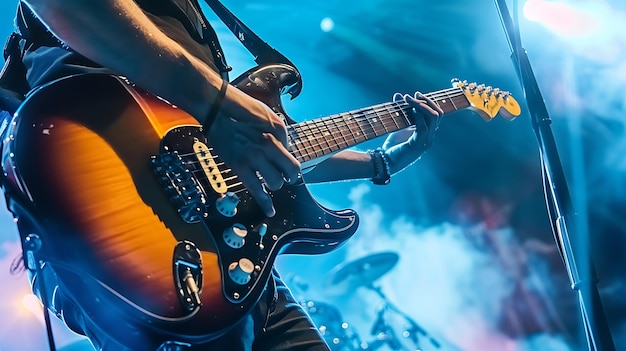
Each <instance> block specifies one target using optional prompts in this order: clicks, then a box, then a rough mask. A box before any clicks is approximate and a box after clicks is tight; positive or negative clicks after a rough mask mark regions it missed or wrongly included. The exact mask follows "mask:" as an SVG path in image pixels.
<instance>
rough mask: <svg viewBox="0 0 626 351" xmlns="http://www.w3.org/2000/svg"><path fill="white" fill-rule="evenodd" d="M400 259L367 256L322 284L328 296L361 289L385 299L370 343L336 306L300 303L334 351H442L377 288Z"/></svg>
mask: <svg viewBox="0 0 626 351" xmlns="http://www.w3.org/2000/svg"><path fill="white" fill-rule="evenodd" d="M398 258H399V257H398V254H396V253H394V252H381V253H376V254H372V255H369V256H365V257H362V258H359V259H357V260H354V261H351V262H347V263H345V264H341V265H339V266H336V267H335V268H333V269H332V270H331V271H330V272H329V273H328V274H327V275H326V276H325V278H324V279H323V282H322V285H323V288H324V292H325V293H329V294H345V293H349V292H354V291H355V290H356V289H357V288H361V287H362V288H366V289H370V290H372V291H374V292H375V293H376V294H377V295H378V296H379V297H380V298H381V299H382V302H383V303H382V307H381V308H380V309H379V310H378V312H377V317H376V319H375V321H374V323H373V325H372V327H371V328H370V334H371V340H364V339H363V338H361V336H360V335H359V333H358V332H357V331H356V330H355V329H354V328H353V327H352V326H351V325H350V324H349V323H347V322H346V321H344V320H343V318H342V315H341V313H340V311H339V309H337V308H336V307H334V306H333V305H331V304H329V303H325V302H321V301H312V300H302V301H301V304H302V306H304V307H305V309H306V310H307V312H308V313H309V316H310V317H311V319H312V320H313V322H314V323H315V324H316V326H317V328H318V330H319V331H320V333H321V334H322V336H323V337H324V339H325V340H326V342H327V343H328V345H329V346H330V348H331V350H332V351H357V350H361V351H364V350H372V351H386V350H393V351H421V350H423V351H426V350H439V351H443V350H442V349H441V344H440V343H439V342H438V341H437V340H435V339H434V338H433V337H432V336H431V335H430V334H429V333H427V332H426V330H424V328H422V327H421V326H420V325H419V324H418V323H417V322H416V321H415V320H413V319H412V318H411V317H410V316H408V315H407V314H406V313H404V312H402V311H401V310H400V309H399V308H398V307H397V306H395V305H393V304H392V303H391V301H389V299H388V298H387V296H386V295H385V294H384V293H383V291H382V289H381V288H380V287H379V286H376V285H375V282H376V281H377V280H378V279H379V278H380V277H382V276H383V275H385V274H386V273H387V272H389V271H390V270H391V269H392V268H393V267H394V266H395V265H396V263H397V262H398ZM425 341H426V342H425Z"/></svg>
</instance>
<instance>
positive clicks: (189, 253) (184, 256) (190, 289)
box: [173, 241, 202, 311]
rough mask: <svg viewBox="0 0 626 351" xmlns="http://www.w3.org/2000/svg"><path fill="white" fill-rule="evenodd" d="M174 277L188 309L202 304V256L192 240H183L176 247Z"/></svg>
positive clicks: (177, 288)
mask: <svg viewBox="0 0 626 351" xmlns="http://www.w3.org/2000/svg"><path fill="white" fill-rule="evenodd" d="M173 263H174V278H175V283H176V290H177V291H178V297H179V298H180V301H181V303H182V304H183V306H184V307H185V308H186V309H187V310H188V311H193V310H194V309H196V308H198V307H200V306H201V305H202V301H201V300H200V294H201V292H202V290H201V286H202V257H201V256H200V250H198V248H197V247H196V245H194V244H193V243H192V242H190V241H181V242H179V243H178V245H176V247H175V248H174V262H173Z"/></svg>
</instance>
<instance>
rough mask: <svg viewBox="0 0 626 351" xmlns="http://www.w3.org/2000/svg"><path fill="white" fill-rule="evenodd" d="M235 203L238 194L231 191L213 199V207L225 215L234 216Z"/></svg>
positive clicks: (237, 200) (237, 202) (237, 203)
mask: <svg viewBox="0 0 626 351" xmlns="http://www.w3.org/2000/svg"><path fill="white" fill-rule="evenodd" d="M237 205H239V196H237V194H235V193H233V192H232V191H229V192H227V193H226V194H224V195H222V196H221V197H220V198H219V199H217V200H215V209H216V210H217V212H219V213H220V214H221V215H222V216H225V217H232V216H234V215H235V214H236V213H237Z"/></svg>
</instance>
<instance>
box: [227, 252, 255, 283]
mask: <svg viewBox="0 0 626 351" xmlns="http://www.w3.org/2000/svg"><path fill="white" fill-rule="evenodd" d="M253 271H254V264H253V263H252V261H250V260H249V259H247V258H242V259H240V260H239V262H233V263H231V264H230V265H229V266H228V276H230V279H232V280H233V282H235V283H236V284H239V285H244V284H247V283H248V282H249V281H250V275H251V274H252V272H253Z"/></svg>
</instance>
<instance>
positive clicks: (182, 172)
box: [150, 152, 208, 223]
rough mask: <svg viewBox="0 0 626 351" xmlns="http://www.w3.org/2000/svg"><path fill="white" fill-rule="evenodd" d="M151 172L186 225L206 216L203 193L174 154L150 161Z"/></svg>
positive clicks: (170, 153)
mask: <svg viewBox="0 0 626 351" xmlns="http://www.w3.org/2000/svg"><path fill="white" fill-rule="evenodd" d="M150 163H151V165H152V170H153V172H154V174H155V175H156V176H157V179H158V180H159V182H160V183H161V184H162V185H163V187H164V190H165V191H166V192H167V194H168V195H169V198H170V202H171V203H172V205H174V206H175V207H176V208H177V212H178V214H179V215H180V217H181V218H182V219H183V220H184V221H185V222H187V223H197V222H200V221H201V220H202V218H204V217H206V216H208V214H207V205H206V198H205V196H204V191H203V190H202V187H201V186H200V184H199V183H198V181H197V180H196V179H195V177H194V176H193V174H192V172H191V171H190V170H189V169H188V168H187V167H185V164H184V162H183V160H182V158H181V157H180V155H179V154H178V153H176V152H166V153H162V154H159V155H156V156H152V157H151V159H150Z"/></svg>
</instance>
